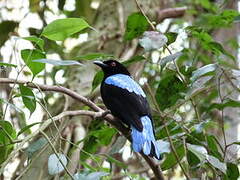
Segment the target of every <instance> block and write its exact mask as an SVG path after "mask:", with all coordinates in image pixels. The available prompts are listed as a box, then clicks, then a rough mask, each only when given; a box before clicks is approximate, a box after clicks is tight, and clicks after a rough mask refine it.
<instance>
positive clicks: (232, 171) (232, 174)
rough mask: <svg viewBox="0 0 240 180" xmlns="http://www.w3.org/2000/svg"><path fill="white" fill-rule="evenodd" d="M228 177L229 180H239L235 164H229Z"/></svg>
mask: <svg viewBox="0 0 240 180" xmlns="http://www.w3.org/2000/svg"><path fill="white" fill-rule="evenodd" d="M226 176H227V178H228V180H237V179H238V178H239V170H238V166H237V165H236V164H233V163H227V173H226Z"/></svg>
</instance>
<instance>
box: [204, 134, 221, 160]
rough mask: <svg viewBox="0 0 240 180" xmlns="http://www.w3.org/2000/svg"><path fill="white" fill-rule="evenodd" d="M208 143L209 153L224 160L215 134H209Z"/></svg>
mask: <svg viewBox="0 0 240 180" xmlns="http://www.w3.org/2000/svg"><path fill="white" fill-rule="evenodd" d="M207 143H208V147H209V150H210V152H209V154H210V155H213V156H215V157H217V158H218V159H220V160H222V159H223V158H222V156H221V154H220V153H219V152H218V146H217V139H216V138H215V136H213V135H209V136H207Z"/></svg>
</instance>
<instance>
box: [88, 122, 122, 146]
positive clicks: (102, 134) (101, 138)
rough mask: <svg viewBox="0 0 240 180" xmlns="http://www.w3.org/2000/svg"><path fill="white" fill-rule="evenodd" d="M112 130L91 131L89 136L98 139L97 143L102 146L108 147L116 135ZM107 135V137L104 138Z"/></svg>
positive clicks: (105, 128) (107, 128)
mask: <svg viewBox="0 0 240 180" xmlns="http://www.w3.org/2000/svg"><path fill="white" fill-rule="evenodd" d="M116 132H117V131H116V130H115V129H114V128H109V127H106V126H105V127H104V128H102V129H100V130H96V131H92V132H91V135H92V136H94V137H96V138H98V141H99V142H100V144H102V145H108V144H109V143H110V142H111V141H112V137H113V136H114V135H115V134H116ZM106 134H107V136H106Z"/></svg>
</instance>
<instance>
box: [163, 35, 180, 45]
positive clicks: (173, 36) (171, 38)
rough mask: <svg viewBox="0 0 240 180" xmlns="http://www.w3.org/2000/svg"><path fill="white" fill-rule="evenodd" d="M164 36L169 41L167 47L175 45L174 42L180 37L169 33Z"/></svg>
mask: <svg viewBox="0 0 240 180" xmlns="http://www.w3.org/2000/svg"><path fill="white" fill-rule="evenodd" d="M164 35H165V36H166V37H167V39H168V41H167V45H169V44H172V43H174V42H175V41H176V39H177V36H178V33H175V32H167V33H165V34H164Z"/></svg>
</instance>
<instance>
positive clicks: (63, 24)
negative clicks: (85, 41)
mask: <svg viewBox="0 0 240 180" xmlns="http://www.w3.org/2000/svg"><path fill="white" fill-rule="evenodd" d="M87 27H89V25H88V23H87V22H86V21H84V20H83V19H81V18H66V19H57V20H55V21H53V22H51V23H50V24H48V25H47V26H46V27H45V28H44V29H43V32H42V35H43V36H45V37H46V38H48V39H51V40H54V41H63V40H65V39H66V38H67V37H69V36H71V35H72V34H75V33H77V32H79V31H81V30H83V29H85V28H87Z"/></svg>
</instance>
